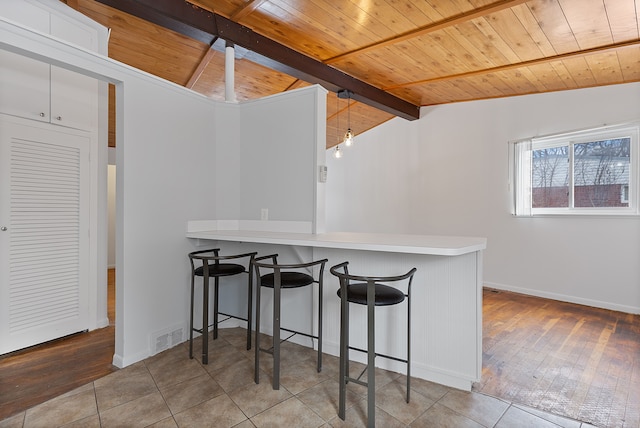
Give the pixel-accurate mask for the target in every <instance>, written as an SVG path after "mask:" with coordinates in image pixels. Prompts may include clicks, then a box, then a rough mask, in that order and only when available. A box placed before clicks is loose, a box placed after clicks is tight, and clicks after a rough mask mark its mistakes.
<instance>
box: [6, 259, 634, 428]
mask: <svg viewBox="0 0 640 428" xmlns="http://www.w3.org/2000/svg"><path fill="white" fill-rule="evenodd" d="M109 275H110V276H109V319H110V320H114V319H115V317H114V312H113V308H114V306H115V305H114V302H115V296H114V292H113V288H114V284H115V281H114V272H113V271H110V272H109ZM483 330H484V333H483V335H484V338H483V373H482V380H481V381H480V382H478V383H476V384H474V387H473V390H474V391H477V392H482V393H485V394H489V395H493V396H495V397H498V398H502V399H505V400H507V401H510V402H514V403H520V404H524V405H527V406H530V407H534V408H538V409H540V410H544V411H548V412H551V413H555V414H558V415H562V416H568V417H571V418H574V419H579V420H583V421H586V422H589V423H591V424H593V425H596V426H599V427H640V315H630V314H624V313H620V312H614V311H608V310H603V309H596V308H590V307H586V306H580V305H574V304H569V303H563V302H557V301H553V300H546V299H541V298H536V297H531V296H524V295H520V294H515V293H509V292H496V291H495V290H490V289H485V291H484V328H483ZM113 353H114V326H113V325H111V326H109V327H106V328H103V329H100V330H97V331H93V332H89V333H84V334H79V335H74V336H71V337H68V338H64V339H60V340H57V341H54V342H51V343H48V344H44V345H40V346H37V347H34V348H30V349H28V350H24V351H19V352H16V353H13V354H9V355H7V356H4V357H0V421H2V420H3V419H5V418H7V417H8V416H10V415H13V414H15V413H18V412H20V411H23V410H26V409H28V408H30V407H32V406H34V405H36V404H38V403H41V402H44V401H46V400H48V399H50V398H52V397H55V396H57V395H60V394H62V393H65V392H67V391H70V390H72V389H74V388H76V387H78V386H81V385H84V384H86V383H89V382H91V381H92V380H95V379H97V378H100V377H102V376H104V375H107V374H109V373H111V372H112V371H115V370H117V369H116V368H115V367H114V366H112V365H111V359H112V356H113Z"/></svg>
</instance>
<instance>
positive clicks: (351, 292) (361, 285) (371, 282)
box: [330, 262, 416, 427]
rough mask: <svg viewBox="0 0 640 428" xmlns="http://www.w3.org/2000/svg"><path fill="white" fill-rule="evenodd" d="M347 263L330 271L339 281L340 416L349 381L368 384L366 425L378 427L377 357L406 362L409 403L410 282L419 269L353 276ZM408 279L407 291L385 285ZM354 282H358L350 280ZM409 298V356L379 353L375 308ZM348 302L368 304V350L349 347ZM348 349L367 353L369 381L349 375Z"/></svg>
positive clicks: (409, 353) (343, 415) (408, 346)
mask: <svg viewBox="0 0 640 428" xmlns="http://www.w3.org/2000/svg"><path fill="white" fill-rule="evenodd" d="M348 264H349V262H344V263H341V264H339V265H335V266H333V267H332V268H331V269H330V271H331V273H332V274H333V275H335V276H337V277H338V278H339V280H340V289H339V290H338V297H340V309H341V310H340V397H339V399H340V403H339V406H338V416H339V417H340V419H342V420H344V418H345V410H346V409H345V398H346V392H347V383H349V382H354V383H357V384H359V385H364V386H366V387H367V415H368V417H367V426H368V427H375V424H376V423H375V415H376V412H375V405H376V399H375V358H376V357H383V358H388V359H392V360H395V361H400V362H403V363H407V403H408V402H409V388H410V380H411V282H412V281H413V274H414V273H416V268H413V269H411V270H410V271H409V272H407V273H405V274H404V275H397V276H377V277H375V276H358V275H350V274H349V269H348V268H347V265H348ZM404 280H407V293H406V294H405V293H404V292H402V291H401V290H400V289H398V288H395V287H391V286H389V285H384V284H382V283H391V282H401V281H404ZM351 281H358V282H357V283H351ZM405 297H406V299H407V359H406V360H403V359H400V358H396V357H393V356H389V355H383V354H378V353H376V351H375V311H374V309H375V307H376V306H391V305H397V304H399V303H402V302H403V301H404V300H405ZM349 303H356V304H358V305H366V306H367V349H366V350H364V349H358V348H355V347H351V346H349ZM349 349H353V350H356V351H360V352H366V353H367V367H366V368H365V370H366V371H367V381H366V382H364V381H361V380H360V378H361V377H362V375H363V374H364V371H363V372H362V373H361V374H360V376H359V377H358V378H352V377H350V376H349Z"/></svg>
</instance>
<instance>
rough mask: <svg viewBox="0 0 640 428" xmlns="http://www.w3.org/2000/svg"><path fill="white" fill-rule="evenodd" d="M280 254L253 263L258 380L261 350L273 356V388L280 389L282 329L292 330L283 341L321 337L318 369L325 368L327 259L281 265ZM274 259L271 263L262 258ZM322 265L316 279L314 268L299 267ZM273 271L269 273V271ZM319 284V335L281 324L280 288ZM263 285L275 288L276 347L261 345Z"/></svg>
mask: <svg viewBox="0 0 640 428" xmlns="http://www.w3.org/2000/svg"><path fill="white" fill-rule="evenodd" d="M277 258H278V255H277V254H272V255H270V256H263V257H258V258H256V259H254V261H253V262H252V265H253V266H254V268H255V272H256V277H257V278H258V290H257V293H256V338H255V340H256V344H255V353H256V357H255V382H256V383H260V351H263V352H268V353H270V354H272V355H273V389H280V330H284V331H287V332H289V333H293V334H292V335H291V336H289V337H287V338H286V339H284V340H283V342H284V341H286V340H289V339H291V338H292V337H293V336H295V335H296V334H299V335H302V336H306V337H310V338H311V339H312V340H313V339H317V340H318V372H320V370H322V277H323V273H324V265H325V263H326V262H327V259H324V260H317V261H313V262H309V263H298V264H278V260H277ZM265 259H271V261H272V263H267V262H263V261H262V260H265ZM315 266H319V267H320V268H319V269H318V270H317V274H318V276H317V278H318V279H314V275H313V270H312V272H311V274H309V273H307V272H300V270H306V271H308V270H309V269H313V267H315ZM266 272H270V273H266ZM314 282H315V283H316V284H318V335H317V336H314V335H313V334H308V333H303V332H300V331H295V330H290V329H287V328H284V327H282V326H281V325H280V313H281V307H280V296H281V290H282V289H287V288H300V287H305V286H307V285H312V284H313V283H314ZM262 287H269V288H273V346H272V347H271V348H270V349H262V348H260V295H261V289H262Z"/></svg>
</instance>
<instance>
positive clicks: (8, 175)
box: [0, 118, 90, 354]
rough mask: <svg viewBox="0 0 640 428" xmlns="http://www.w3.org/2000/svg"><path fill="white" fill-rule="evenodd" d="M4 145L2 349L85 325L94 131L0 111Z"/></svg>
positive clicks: (0, 164)
mask: <svg viewBox="0 0 640 428" xmlns="http://www.w3.org/2000/svg"><path fill="white" fill-rule="evenodd" d="M56 128H58V129H56ZM0 145H1V147H0V154H1V157H0V167H1V173H0V174H1V179H2V182H1V183H0V204H1V205H0V228H1V229H2V231H0V248H1V249H2V253H1V255H0V258H1V261H0V267H1V268H2V272H1V274H0V275H1V278H0V279H1V280H2V284H1V287H0V310H1V315H0V324H1V325H0V354H4V353H7V352H11V351H14V350H17V349H22V348H25V347H28V346H31V345H35V344H38V343H42V342H45V341H48V340H51V339H55V338H58V337H62V336H65V335H68V334H71V333H75V332H78V331H82V330H86V329H87V327H88V313H89V311H88V309H89V308H88V266H87V263H88V260H89V258H88V257H89V254H88V242H89V236H88V230H89V227H88V219H89V218H88V215H89V212H88V207H89V205H88V202H89V198H88V189H89V186H88V184H89V183H88V181H87V180H88V179H89V174H88V173H89V171H88V167H89V149H90V138H89V136H88V135H86V134H83V133H82V132H75V131H72V130H68V131H67V130H63V129H61V128H60V127H56V126H53V125H46V124H35V125H30V124H29V121H22V120H20V119H7V118H0Z"/></svg>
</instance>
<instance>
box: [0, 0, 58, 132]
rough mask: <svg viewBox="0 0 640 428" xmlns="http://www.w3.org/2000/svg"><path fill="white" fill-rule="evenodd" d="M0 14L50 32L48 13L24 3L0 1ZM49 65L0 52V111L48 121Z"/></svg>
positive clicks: (35, 28)
mask: <svg viewBox="0 0 640 428" xmlns="http://www.w3.org/2000/svg"><path fill="white" fill-rule="evenodd" d="M0 15H2V17H3V18H7V19H9V20H11V21H15V22H16V23H19V24H22V25H26V26H29V27H31V28H33V29H34V30H38V31H41V32H43V33H47V34H49V33H50V25H49V17H50V13H49V12H48V11H47V10H43V9H41V8H39V7H37V6H34V5H32V4H31V3H27V2H26V1H15V0H0ZM49 80H50V66H49V64H45V63H43V62H40V61H36V60H35V59H31V58H27V57H24V56H22V55H17V54H14V53H11V52H7V51H4V50H0V112H2V113H7V114H10V115H14V116H22V117H25V118H27V119H35V120H40V121H43V122H48V121H49V118H50V115H49V90H50V82H49Z"/></svg>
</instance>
